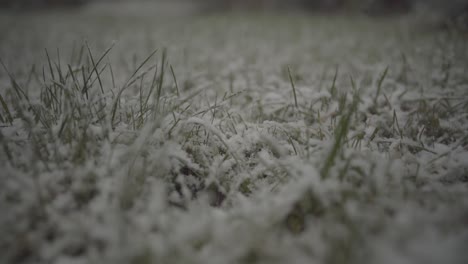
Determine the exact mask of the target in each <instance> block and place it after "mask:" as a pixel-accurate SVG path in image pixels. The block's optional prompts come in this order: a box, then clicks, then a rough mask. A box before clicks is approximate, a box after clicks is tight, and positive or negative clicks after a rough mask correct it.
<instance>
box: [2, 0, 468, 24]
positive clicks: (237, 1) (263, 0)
mask: <svg viewBox="0 0 468 264" xmlns="http://www.w3.org/2000/svg"><path fill="white" fill-rule="evenodd" d="M117 6H118V9H119V10H120V11H121V12H122V13H125V12H128V13H132V12H136V13H141V11H142V10H144V11H145V12H144V13H146V14H148V13H150V14H151V13H155V14H172V15H177V14H179V15H180V14H183V15H187V14H206V13H210V12H230V11H256V12H258V11H304V12H311V13H330V12H342V13H343V12H344V13H362V14H367V15H370V16H388V15H401V14H408V13H417V14H418V15H419V16H422V17H430V18H432V19H433V20H437V21H439V22H440V23H458V24H463V25H468V18H467V17H468V0H287V1H286V0H0V8H2V9H3V10H9V11H20V12H21V11H32V10H44V9H57V8H60V9H63V8H67V9H68V8H86V9H88V10H89V9H93V8H96V9H101V10H102V9H106V8H110V9H116V7H117ZM138 7H140V8H141V7H144V8H141V9H140V10H139V11H135V9H138Z"/></svg>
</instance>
